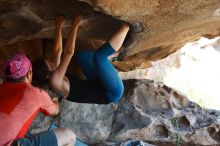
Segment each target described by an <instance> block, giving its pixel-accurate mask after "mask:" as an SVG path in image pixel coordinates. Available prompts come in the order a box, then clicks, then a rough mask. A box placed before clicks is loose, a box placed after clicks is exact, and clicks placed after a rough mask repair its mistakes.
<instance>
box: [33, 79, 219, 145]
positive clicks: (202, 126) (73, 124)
mask: <svg viewBox="0 0 220 146" xmlns="http://www.w3.org/2000/svg"><path fill="white" fill-rule="evenodd" d="M124 83H125V92H124V95H123V98H122V100H121V102H120V103H119V104H118V105H114V104H109V105H95V104H78V103H72V102H69V101H66V100H63V102H62V109H61V113H60V114H59V115H58V117H56V118H55V119H53V118H52V119H53V120H52V119H51V118H46V119H45V120H43V117H42V115H41V116H39V117H38V118H36V119H35V122H34V124H33V125H32V131H34V132H39V131H42V130H45V129H47V128H48V127H49V124H50V122H51V121H55V122H56V123H57V124H58V125H59V126H60V127H68V128H70V129H72V130H73V131H74V132H75V133H76V135H77V137H78V138H79V139H81V140H83V141H85V142H87V143H89V144H95V145H103V144H104V143H105V144H106V145H107V143H108V144H109V143H115V144H116V145H119V144H120V143H121V142H124V141H128V140H131V139H132V140H142V141H145V142H148V143H153V144H156V145H157V144H158V145H161V144H162V143H163V142H165V143H167V144H171V145H172V144H173V143H179V144H180V143H185V144H186V145H187V144H197V145H214V144H220V136H219V130H220V129H219V124H220V121H219V116H220V113H219V112H218V111H214V110H206V109H202V108H201V107H199V106H198V105H197V104H195V103H192V102H190V101H189V100H188V99H187V98H186V97H184V96H182V95H181V94H179V93H177V92H176V91H174V90H173V89H171V88H169V87H167V86H165V85H163V84H162V83H155V82H153V81H150V80H126V81H124Z"/></svg>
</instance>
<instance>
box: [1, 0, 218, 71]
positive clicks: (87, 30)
mask: <svg viewBox="0 0 220 146" xmlns="http://www.w3.org/2000/svg"><path fill="white" fill-rule="evenodd" d="M76 12H77V13H82V14H83V15H84V16H85V20H84V22H83V23H82V25H81V28H80V30H79V35H78V38H79V39H80V40H81V41H83V42H93V41H97V40H99V41H105V40H107V39H108V38H109V37H110V36H111V35H112V34H113V32H114V31H116V30H117V28H118V26H119V24H120V23H122V21H126V22H129V23H130V24H131V25H132V26H133V29H132V31H131V33H130V35H129V39H127V41H126V43H125V44H126V48H127V52H126V54H125V59H124V61H123V62H115V65H116V66H117V67H118V68H119V69H120V70H123V71H128V70H133V69H136V68H145V67H149V66H151V64H150V61H155V60H158V59H161V58H164V57H166V56H167V55H169V54H170V53H172V52H175V51H176V50H177V49H178V48H180V46H182V45H184V43H186V42H188V41H193V40H195V39H198V38H199V37H201V36H206V37H214V36H217V35H219V22H220V17H219V15H220V13H219V12H220V1H219V0H212V1H207V0H192V1H190V2H188V1H185V0H178V1H173V0H166V1H162V0H148V1H143V0H129V1H126V2H125V1H124V0H104V1H103V0H78V1H77V0H68V1H60V0H47V1H45V0H16V1H15V0H7V1H5V0H4V1H1V2H0V34H1V37H0V44H10V43H13V42H17V41H23V40H29V39H35V38H40V39H42V38H43V39H45V38H53V37H54V33H53V32H54V20H55V18H56V17H57V16H59V15H64V16H66V17H67V19H68V21H67V23H66V25H65V26H64V29H63V35H64V37H67V35H68V31H69V28H70V24H71V23H70V19H71V16H72V14H73V13H76ZM96 47H97V46H96Z"/></svg>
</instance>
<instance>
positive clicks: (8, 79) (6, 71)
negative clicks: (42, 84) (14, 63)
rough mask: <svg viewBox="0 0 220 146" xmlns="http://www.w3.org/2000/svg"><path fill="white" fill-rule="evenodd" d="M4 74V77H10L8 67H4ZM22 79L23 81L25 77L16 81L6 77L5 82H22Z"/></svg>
mask: <svg viewBox="0 0 220 146" xmlns="http://www.w3.org/2000/svg"><path fill="white" fill-rule="evenodd" d="M5 74H6V75H11V71H10V66H7V67H6V69H5ZM24 79H25V76H23V77H20V78H17V79H13V78H9V77H6V78H5V81H8V82H21V81H24Z"/></svg>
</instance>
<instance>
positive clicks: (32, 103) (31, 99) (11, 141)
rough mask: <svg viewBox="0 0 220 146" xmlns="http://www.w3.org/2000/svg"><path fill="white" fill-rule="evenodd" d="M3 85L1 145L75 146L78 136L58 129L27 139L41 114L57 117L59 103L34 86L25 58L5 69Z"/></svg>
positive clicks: (9, 62) (8, 63)
mask: <svg viewBox="0 0 220 146" xmlns="http://www.w3.org/2000/svg"><path fill="white" fill-rule="evenodd" d="M3 74H4V82H3V84H1V85H0V121H1V122H0V129H1V130H0V145H1V146H2V145H3V146H10V145H22V146H29V145H31V146H39V145H41V146H63V145H73V144H74V141H75V135H74V133H73V132H72V131H71V130H69V129H66V128H58V129H55V130H49V131H45V132H42V133H38V134H34V135H32V136H31V137H27V136H26V134H27V130H28V128H29V126H30V124H31V123H32V121H33V119H34V118H35V116H36V115H37V113H38V112H42V113H44V114H46V115H57V114H58V112H59V102H58V101H57V100H54V101H53V100H51V97H50V96H49V95H48V94H47V93H46V92H45V91H43V90H41V89H39V88H36V87H34V86H32V85H31V82H32V64H31V62H30V60H29V59H28V58H27V57H26V55H24V54H16V55H14V56H13V57H12V58H10V59H9V60H7V61H6V62H5V63H4V65H3Z"/></svg>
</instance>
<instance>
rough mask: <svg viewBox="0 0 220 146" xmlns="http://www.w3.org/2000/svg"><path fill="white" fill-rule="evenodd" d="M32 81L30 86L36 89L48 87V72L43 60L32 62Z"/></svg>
mask: <svg viewBox="0 0 220 146" xmlns="http://www.w3.org/2000/svg"><path fill="white" fill-rule="evenodd" d="M32 71H33V79H32V84H33V85H35V86H38V87H44V86H47V85H48V82H49V78H48V77H49V75H50V73H51V72H50V71H49V68H48V66H47V64H46V62H45V61H44V60H43V59H38V60H36V61H34V63H33V67H32Z"/></svg>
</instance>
